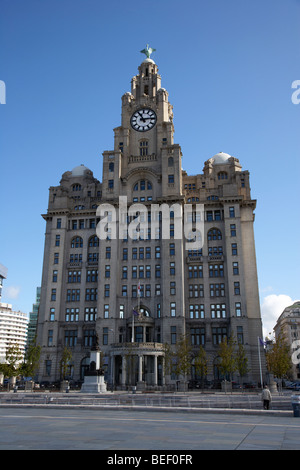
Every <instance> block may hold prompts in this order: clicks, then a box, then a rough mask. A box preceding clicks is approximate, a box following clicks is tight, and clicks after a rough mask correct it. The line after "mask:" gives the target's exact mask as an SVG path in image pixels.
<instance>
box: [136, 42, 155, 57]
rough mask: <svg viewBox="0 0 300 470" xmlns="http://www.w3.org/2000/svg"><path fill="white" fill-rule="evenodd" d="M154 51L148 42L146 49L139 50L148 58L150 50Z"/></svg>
mask: <svg viewBox="0 0 300 470" xmlns="http://www.w3.org/2000/svg"><path fill="white" fill-rule="evenodd" d="M154 51H156V49H152V47H149V44H147V46H146V49H143V50H142V51H140V52H141V53H142V54H145V55H146V56H147V58H148V59H150V56H151V54H152V52H154Z"/></svg>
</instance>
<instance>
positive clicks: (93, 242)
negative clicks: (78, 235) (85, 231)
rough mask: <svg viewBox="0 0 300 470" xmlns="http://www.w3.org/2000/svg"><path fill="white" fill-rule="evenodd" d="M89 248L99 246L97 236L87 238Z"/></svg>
mask: <svg viewBox="0 0 300 470" xmlns="http://www.w3.org/2000/svg"><path fill="white" fill-rule="evenodd" d="M89 246H99V238H98V237H97V235H94V236H93V237H91V238H89Z"/></svg>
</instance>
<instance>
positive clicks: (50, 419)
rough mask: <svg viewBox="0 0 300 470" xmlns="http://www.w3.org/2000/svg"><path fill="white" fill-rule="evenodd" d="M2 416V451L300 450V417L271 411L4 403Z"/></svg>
mask: <svg viewBox="0 0 300 470" xmlns="http://www.w3.org/2000/svg"><path fill="white" fill-rule="evenodd" d="M0 420H1V428H0V449H1V450H4V449H5V450H29V449H31V450H106V451H109V452H110V451H111V455H112V456H114V455H115V452H117V451H118V450H119V451H121V450H127V451H129V450H132V451H135V453H134V455H137V453H138V451H143V450H147V451H161V450H164V451H174V452H177V451H179V450H180V451H195V450H279V449H282V450H299V449H300V419H298V418H295V417H293V416H281V417H278V416H273V415H271V414H270V415H268V414H267V413H262V414H261V415H260V414H256V415H255V414H253V415H249V414H245V415H243V414H238V413H237V412H236V411H235V410H231V412H230V413H226V414H225V413H224V412H222V410H220V412H219V413H217V414H216V413H202V412H201V411H200V410H198V412H197V413H193V412H181V411H179V410H177V411H175V412H171V413H170V412H165V411H156V410H155V411H153V410H152V411H151V410H146V411H135V410H120V409H115V410H112V409H98V410H97V409H88V408H87V407H86V408H83V409H82V408H79V407H70V408H69V409H65V408H59V407H56V408H55V407H54V408H51V407H47V406H46V407H44V408H42V407H36V408H31V407H27V406H17V407H5V406H3V407H1V408H0ZM177 453H178V452H177ZM105 455H107V453H106V454H105ZM109 455H110V454H109Z"/></svg>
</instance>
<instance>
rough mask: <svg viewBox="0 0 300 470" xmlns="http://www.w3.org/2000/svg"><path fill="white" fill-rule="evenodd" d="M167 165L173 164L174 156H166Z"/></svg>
mask: <svg viewBox="0 0 300 470" xmlns="http://www.w3.org/2000/svg"><path fill="white" fill-rule="evenodd" d="M163 140H164V139H163ZM168 166H174V158H173V157H169V158H168Z"/></svg>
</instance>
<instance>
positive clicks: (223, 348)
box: [218, 337, 237, 391]
mask: <svg viewBox="0 0 300 470" xmlns="http://www.w3.org/2000/svg"><path fill="white" fill-rule="evenodd" d="M235 345H236V342H235V340H234V338H233V337H230V338H229V339H228V338H225V339H224V340H223V341H222V342H221V343H220V345H219V358H220V361H219V365H218V367H219V369H220V372H221V374H222V375H223V376H224V379H226V377H228V376H229V378H230V380H232V375H233V373H234V372H235V371H236V369H237V363H236V358H235V354H234V348H235ZM225 391H226V390H225Z"/></svg>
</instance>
